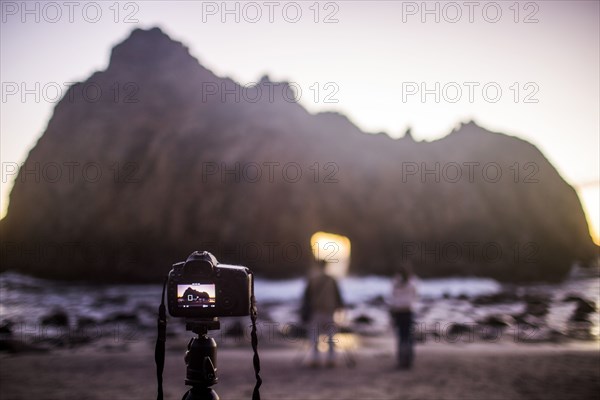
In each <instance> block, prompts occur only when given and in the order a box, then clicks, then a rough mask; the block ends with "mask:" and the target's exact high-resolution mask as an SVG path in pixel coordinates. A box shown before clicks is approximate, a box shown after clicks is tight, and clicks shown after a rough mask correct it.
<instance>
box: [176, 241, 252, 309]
mask: <svg viewBox="0 0 600 400" xmlns="http://www.w3.org/2000/svg"><path fill="white" fill-rule="evenodd" d="M252 279H253V278H252V273H251V272H250V270H249V269H248V268H246V267H243V266H237V265H225V264H219V262H218V261H217V259H216V258H215V256H213V255H212V254H211V253H209V252H208V251H203V252H198V251H195V252H193V253H192V254H190V256H189V257H188V258H187V260H185V261H184V262H178V263H176V264H173V268H172V269H171V271H170V272H169V276H168V279H167V302H168V309H169V314H171V315H172V316H173V317H184V318H214V317H234V316H246V315H250V307H251V296H252V295H253V293H252V292H253V280H252Z"/></svg>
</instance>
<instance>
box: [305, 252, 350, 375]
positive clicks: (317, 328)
mask: <svg viewBox="0 0 600 400" xmlns="http://www.w3.org/2000/svg"><path fill="white" fill-rule="evenodd" d="M317 265H318V270H317V271H316V273H315V274H313V275H312V276H310V277H309V278H308V283H307V285H306V289H305V290H304V297H303V302H302V309H301V311H302V312H301V313H302V320H303V322H308V326H309V329H310V331H309V336H310V339H311V341H312V360H311V363H310V366H311V367H315V368H316V367H318V366H319V337H320V335H321V334H325V335H326V336H327V344H328V345H329V351H328V356H327V362H326V364H325V365H326V366H327V367H329V368H332V367H334V366H335V343H334V339H333V336H334V335H335V333H336V326H335V323H334V320H333V314H334V313H335V311H336V310H338V309H340V308H342V307H343V301H342V296H341V294H340V289H339V287H338V284H337V281H336V280H335V279H334V278H333V277H332V276H330V275H328V274H326V272H325V267H326V266H327V262H326V261H325V260H318V261H317Z"/></svg>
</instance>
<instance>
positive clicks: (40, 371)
mask: <svg viewBox="0 0 600 400" xmlns="http://www.w3.org/2000/svg"><path fill="white" fill-rule="evenodd" d="M186 343H187V340H186V339H185V338H183V337H180V338H172V339H169V342H168V349H167V354H166V365H165V373H164V381H165V399H180V398H181V396H182V395H183V393H184V392H185V390H186V387H185V385H184V383H183V380H184V377H185V365H184V362H183V352H184V348H185V345H186ZM392 343H393V342H392V340H391V338H390V337H387V338H383V339H372V340H371V341H369V340H366V341H363V343H362V344H361V346H360V347H359V348H358V349H357V350H354V351H353V352H352V353H349V352H341V353H340V355H339V357H338V365H337V367H336V368H333V369H328V368H319V369H311V368H308V367H306V366H304V365H302V364H303V358H305V355H307V354H308V353H307V351H308V349H307V348H306V347H303V346H302V345H300V344H299V343H295V344H286V345H283V346H263V348H262V349H261V362H262V372H261V375H262V377H263V380H264V383H263V386H262V388H261V394H262V398H263V399H327V400H337V399H486V400H491V399H532V398H535V399H598V393H600V347H598V343H596V344H588V345H586V346H569V345H558V346H557V345H515V344H499V343H492V344H485V343H484V344H478V343H473V344H464V345H456V344H455V345H453V344H448V343H446V344H436V343H426V344H421V345H419V346H417V348H416V363H415V366H414V368H413V369H412V370H410V371H399V370H396V369H394V358H393V355H392V354H391V350H392V348H393V347H392V346H391V345H392ZM251 357H252V353H251V350H250V348H249V347H248V346H245V344H244V345H243V346H240V347H238V346H224V347H220V348H219V352H218V373H219V383H218V384H217V385H215V387H214V388H215V390H216V391H217V393H218V394H219V395H220V397H221V398H222V399H235V400H237V399H250V398H251V393H252V388H253V385H254V374H253V369H252V358H251ZM349 361H356V365H355V366H354V367H350V366H349V365H348V364H351V363H350V362H349ZM0 398H1V399H3V400H11V399H15V400H16V399H32V398H35V399H38V400H39V399H53V400H54V399H102V400H105V399H152V398H156V378H155V365H154V349H153V343H152V342H150V341H149V340H140V341H138V342H136V343H130V344H127V345H123V344H117V345H104V346H102V347H92V346H88V347H80V348H76V349H65V350H54V351H52V352H48V353H39V354H38V353H31V354H19V355H8V354H2V355H0Z"/></svg>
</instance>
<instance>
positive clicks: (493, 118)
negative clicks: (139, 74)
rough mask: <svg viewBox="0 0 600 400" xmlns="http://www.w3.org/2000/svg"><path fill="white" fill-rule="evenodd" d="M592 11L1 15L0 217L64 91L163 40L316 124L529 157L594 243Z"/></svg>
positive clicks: (52, 7) (121, 9)
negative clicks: (118, 48) (285, 97)
mask: <svg viewBox="0 0 600 400" xmlns="http://www.w3.org/2000/svg"><path fill="white" fill-rule="evenodd" d="M599 4H600V3H599V2H598V1H568V2H562V1H536V2H528V1H522V2H516V1H498V2H492V1H473V2H463V1H457V2H436V1H428V2H421V1H418V2H412V1H322V2H316V1H296V2H293V1H272V2H269V1H256V2H235V1H228V2H222V1H218V2H212V1H169V2H166V1H123V2H116V1H97V2H88V1H82V2H79V1H73V2H63V1H56V2H39V1H28V2H22V1H17V2H14V1H4V0H2V1H0V5H1V18H2V20H1V27H0V78H1V79H0V80H1V82H2V101H1V103H0V158H1V162H2V182H1V193H0V201H1V204H0V213H1V214H0V215H1V216H4V215H5V213H6V208H7V205H8V194H9V192H10V189H11V187H12V182H13V180H14V176H15V175H16V174H15V170H16V169H18V167H19V165H20V164H21V163H22V162H23V161H24V160H25V159H26V157H27V153H28V152H29V150H30V149H31V148H32V147H33V146H34V145H35V143H36V141H37V140H38V139H39V137H40V136H41V135H42V133H43V132H44V130H45V127H46V125H47V123H48V120H49V118H50V117H51V115H52V112H53V108H54V106H55V105H56V103H57V102H58V100H59V99H60V96H61V95H62V94H64V93H65V92H66V89H67V87H68V85H69V82H76V81H82V80H85V79H86V78H87V77H88V76H89V75H91V74H92V73H93V72H94V71H98V70H103V69H105V68H106V67H107V64H108V60H109V56H110V50H111V48H112V47H113V46H114V45H115V44H117V43H119V42H121V41H122V40H124V39H125V38H126V37H127V36H128V35H129V32H130V31H131V30H133V29H135V28H137V27H141V28H151V27H154V26H159V27H160V28H161V29H163V31H165V32H166V33H167V34H168V35H170V36H171V37H172V38H173V39H176V40H179V41H182V42H183V43H184V44H185V45H186V46H187V47H188V48H189V50H190V52H191V54H192V55H193V56H195V57H196V58H197V59H198V60H199V61H200V63H201V64H203V65H204V66H205V67H207V68H209V69H211V70H212V71H213V72H214V73H216V74H217V75H220V76H228V77H231V78H233V79H235V80H236V81H238V82H239V83H241V84H242V85H251V84H252V83H253V82H256V81H258V80H259V79H260V77H261V76H263V75H265V74H267V75H269V77H270V78H271V80H274V81H275V80H276V81H289V82H292V83H293V86H294V87H295V89H296V91H297V93H298V96H297V97H298V99H299V101H300V103H301V104H302V105H303V106H305V107H306V108H307V109H308V110H309V111H311V112H321V111H338V112H341V113H344V114H346V115H347V116H348V117H349V118H350V119H351V120H352V121H353V122H354V123H355V124H357V125H358V126H359V127H360V128H361V129H363V130H364V131H367V132H373V133H375V132H380V131H384V132H387V133H388V134H389V135H390V136H392V137H400V136H402V135H403V133H404V132H405V131H406V129H407V128H408V127H410V128H411V130H412V134H413V137H415V139H417V140H435V139H438V138H441V137H443V136H445V135H447V134H448V133H449V132H450V131H451V130H452V129H453V128H455V127H457V126H458V125H459V124H460V123H461V122H467V121H469V120H475V121H476V122H477V123H478V124H479V125H481V126H483V127H485V128H486V129H489V130H493V131H499V132H503V133H507V134H510V135H514V136H517V137H520V138H522V139H525V140H527V141H530V142H531V143H533V144H535V145H536V146H537V147H538V148H539V149H540V150H541V151H542V153H543V154H544V155H545V156H546V157H547V158H548V159H549V160H550V162H551V163H552V164H553V165H554V166H555V167H556V168H557V169H558V171H559V173H560V174H561V175H562V176H563V178H564V179H565V180H566V181H567V182H568V183H570V184H571V185H573V186H575V188H576V189H577V192H578V194H579V196H580V199H581V200H582V203H583V205H584V209H585V211H586V214H587V217H588V222H589V223H590V224H591V226H592V230H593V232H594V233H593V235H594V236H595V240H596V241H597V242H598V234H597V232H598V231H599V227H600V221H599V219H600V195H599V192H600V187H599V171H600V164H599V158H600V157H599V153H600V140H599V137H600V72H599V71H600V62H599V52H600V43H599V42H600V30H599V20H600V6H599Z"/></svg>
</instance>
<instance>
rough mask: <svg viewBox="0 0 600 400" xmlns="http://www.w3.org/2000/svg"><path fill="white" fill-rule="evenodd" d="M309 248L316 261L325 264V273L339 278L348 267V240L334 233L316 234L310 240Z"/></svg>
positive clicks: (344, 273)
mask: <svg viewBox="0 0 600 400" xmlns="http://www.w3.org/2000/svg"><path fill="white" fill-rule="evenodd" d="M310 246H311V248H312V251H313V255H314V256H315V258H316V259H317V260H324V261H326V262H327V273H329V274H330V275H333V276H335V277H338V278H341V277H344V276H346V274H347V273H348V267H349V266H350V247H351V246H350V239H348V238H347V237H346V236H342V235H337V234H335V233H327V232H316V233H315V234H313V235H312V236H311V238H310Z"/></svg>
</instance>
